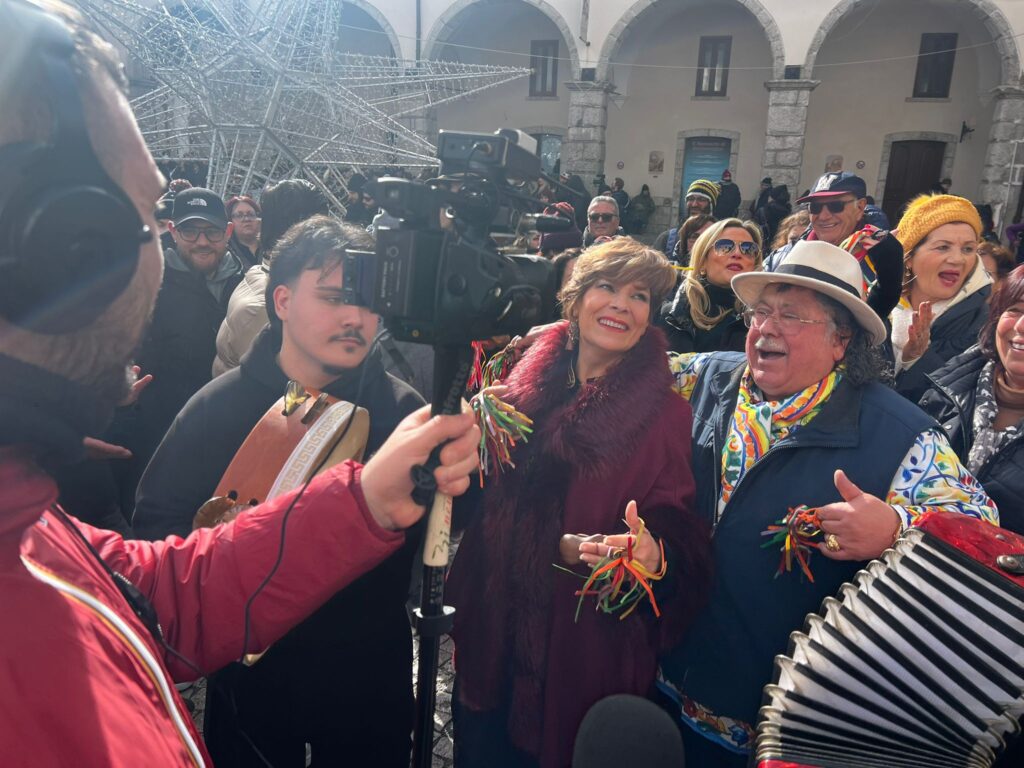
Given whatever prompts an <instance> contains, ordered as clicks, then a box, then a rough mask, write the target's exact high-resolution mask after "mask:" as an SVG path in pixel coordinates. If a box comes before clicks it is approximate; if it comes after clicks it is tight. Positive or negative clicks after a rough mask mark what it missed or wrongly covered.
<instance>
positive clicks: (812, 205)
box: [807, 200, 856, 216]
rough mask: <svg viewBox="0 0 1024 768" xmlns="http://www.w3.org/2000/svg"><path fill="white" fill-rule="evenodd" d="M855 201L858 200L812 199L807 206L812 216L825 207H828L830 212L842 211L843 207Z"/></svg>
mask: <svg viewBox="0 0 1024 768" xmlns="http://www.w3.org/2000/svg"><path fill="white" fill-rule="evenodd" d="M855 202H856V200H828V201H826V202H822V201H820V200H818V201H815V200H812V201H811V202H809V203H808V204H807V207H808V209H809V210H810V212H811V215H812V216H817V215H818V214H819V213H821V212H822V210H823V209H825V208H828V210H829V213H842V212H843V208H845V207H846V206H848V205H849V204H850V203H855Z"/></svg>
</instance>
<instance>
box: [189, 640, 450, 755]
mask: <svg viewBox="0 0 1024 768" xmlns="http://www.w3.org/2000/svg"><path fill="white" fill-rule="evenodd" d="M418 649H419V644H418V643H417V642H416V640H415V638H414V639H413V661H412V681H413V687H414V690H415V685H416V662H417V659H418V657H419V653H418ZM454 679H455V673H454V670H453V669H452V640H451V638H450V637H447V636H445V638H444V640H442V642H441V652H440V654H439V665H438V674H437V708H436V710H435V712H434V760H433V763H432V765H433V768H452V765H453V760H452V684H453V682H454ZM179 690H180V691H181V695H182V696H183V697H184V698H185V699H186V701H188V702H189V703H190V706H191V707H192V719H193V721H194V722H195V724H196V728H198V729H199V732H200V733H202V732H203V709H204V708H205V706H206V680H200V681H198V682H196V683H193V684H191V685H189V686H187V687H184V686H182V687H181V688H179Z"/></svg>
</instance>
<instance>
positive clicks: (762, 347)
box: [754, 336, 786, 352]
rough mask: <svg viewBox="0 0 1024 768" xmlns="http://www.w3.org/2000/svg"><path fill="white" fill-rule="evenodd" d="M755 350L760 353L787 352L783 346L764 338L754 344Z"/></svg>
mask: <svg viewBox="0 0 1024 768" xmlns="http://www.w3.org/2000/svg"><path fill="white" fill-rule="evenodd" d="M754 349H756V350H757V351H758V352H785V351H786V350H785V349H784V348H783V346H782V345H781V344H779V343H777V342H775V341H773V340H770V339H766V338H764V337H763V336H762V337H761V338H760V339H758V340H757V341H756V342H754Z"/></svg>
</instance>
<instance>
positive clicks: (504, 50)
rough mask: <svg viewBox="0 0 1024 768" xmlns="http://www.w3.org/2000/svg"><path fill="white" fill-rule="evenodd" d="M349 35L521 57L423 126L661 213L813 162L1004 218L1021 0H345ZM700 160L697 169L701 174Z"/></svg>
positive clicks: (439, 50)
mask: <svg viewBox="0 0 1024 768" xmlns="http://www.w3.org/2000/svg"><path fill="white" fill-rule="evenodd" d="M344 15H345V22H346V24H345V30H346V33H347V34H346V35H344V36H343V40H342V45H343V46H344V47H345V48H346V49H347V50H353V51H362V52H367V53H381V52H384V53H390V54H392V55H394V56H396V57H399V58H403V59H408V60H412V59H415V58H417V57H421V58H437V59H449V60H458V61H461V62H464V63H490V64H511V65H517V66H532V67H534V77H532V78H530V81H529V82H526V81H525V80H520V81H517V82H513V83H509V84H506V85H504V86H501V87H499V88H495V89H492V90H490V91H487V92H484V93H481V94H479V95H477V96H475V97H472V98H470V99H467V100H465V101H461V102H457V103H453V104H448V105H445V106H443V107H440V108H438V109H437V110H436V111H435V112H434V113H433V114H430V115H428V116H427V117H426V118H425V119H424V120H423V121H422V123H423V125H424V126H427V127H428V129H429V130H434V129H435V127H436V128H453V129H454V128H457V129H462V130H481V131H493V130H495V129H496V128H502V127H515V128H521V129H524V130H526V131H527V132H529V133H531V134H534V135H535V136H537V137H538V139H539V140H540V142H541V145H542V148H544V149H545V158H546V160H547V162H548V164H549V165H550V164H551V162H552V161H553V160H554V159H556V158H560V166H561V168H562V169H563V170H567V171H570V172H573V173H578V174H580V176H581V177H582V178H583V179H584V180H585V181H586V182H587V183H588V184H592V183H593V180H594V177H595V176H597V175H598V174H599V173H603V174H605V175H606V176H607V178H608V179H609V180H611V179H612V178H613V177H615V176H621V177H622V178H623V179H625V182H626V189H627V191H628V192H629V193H630V194H635V193H636V192H638V191H639V190H640V188H641V185H643V184H647V185H648V186H649V187H650V189H651V192H652V194H653V196H654V197H655V199H656V200H657V201H658V203H659V208H658V214H657V218H656V220H655V221H654V222H652V224H651V227H652V228H657V227H663V226H666V225H668V224H669V223H671V222H672V221H674V220H675V218H676V216H677V211H678V205H679V198H680V195H681V192H680V190H681V188H683V187H684V186H685V184H686V182H687V181H688V180H689V179H691V178H692V177H693V175H694V174H695V173H701V174H702V175H711V174H712V173H715V174H718V175H720V173H721V170H724V169H725V168H726V167H728V168H729V170H730V171H731V172H732V174H733V178H734V180H735V181H736V183H737V184H739V185H740V188H741V190H742V192H743V197H744V198H747V199H749V198H751V197H752V196H753V195H754V194H755V192H756V190H757V187H758V183H759V181H760V180H761V178H762V177H764V176H770V177H771V178H772V179H773V183H775V184H785V185H786V186H787V187H788V188H789V191H790V192H791V194H792V195H793V196H794V197H795V196H796V194H798V193H799V192H801V191H803V190H804V189H806V188H808V187H810V186H811V185H813V183H814V181H815V180H816V179H817V177H818V176H819V175H820V174H821V173H822V171H823V170H824V168H825V166H826V164H827V163H828V162H832V163H833V164H834V165H835V164H838V165H841V166H842V167H843V169H844V170H849V171H854V172H857V173H858V174H860V175H861V176H862V177H863V178H864V179H865V181H866V182H867V185H868V190H869V191H870V192H871V193H873V194H874V196H875V198H876V199H877V201H878V203H879V204H880V205H884V206H888V207H889V208H892V209H895V207H896V206H897V205H901V204H902V202H901V201H902V200H903V198H904V197H906V196H907V195H908V194H910V193H911V192H912V191H913V190H914V189H916V188H918V187H920V186H921V184H922V179H924V178H925V177H928V176H932V177H934V178H933V179H932V181H933V182H934V181H938V180H939V179H940V178H943V177H949V178H951V179H952V190H951V191H953V192H954V193H956V194H961V195H964V196H966V197H969V198H971V199H972V200H975V201H978V202H986V203H990V204H992V205H993V207H994V208H995V210H996V217H997V220H1000V219H1008V218H1010V217H1012V215H1013V214H1014V212H1015V210H1016V208H1017V201H1018V197H1019V193H1020V184H1021V167H1022V166H1024V150H1022V149H1020V144H1019V143H1018V142H1020V141H1021V140H1022V139H1024V89H1022V83H1021V61H1020V50H1019V47H1018V37H1019V36H1024V2H1020V0H600V2H597V0H454V2H453V1H452V0H345V5H344ZM718 175H715V176H714V178H718Z"/></svg>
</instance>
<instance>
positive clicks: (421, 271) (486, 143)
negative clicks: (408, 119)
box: [343, 130, 571, 346]
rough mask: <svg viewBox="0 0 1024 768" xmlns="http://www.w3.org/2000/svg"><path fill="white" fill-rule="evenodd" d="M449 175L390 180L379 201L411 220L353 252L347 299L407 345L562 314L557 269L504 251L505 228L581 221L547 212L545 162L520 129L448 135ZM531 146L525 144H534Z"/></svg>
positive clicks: (483, 333) (445, 341) (443, 155)
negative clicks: (500, 238)
mask: <svg viewBox="0 0 1024 768" xmlns="http://www.w3.org/2000/svg"><path fill="white" fill-rule="evenodd" d="M438 139H439V140H438V152H437V156H438V159H439V160H440V161H441V163H440V165H441V169H440V175H439V176H438V178H436V179H433V180H431V181H429V182H426V183H419V182H414V181H409V180H407V179H398V178H381V179H379V180H378V181H376V182H375V183H374V184H373V185H371V186H372V188H373V195H374V199H375V200H376V201H377V203H378V204H379V205H380V206H381V207H382V208H384V210H386V211H387V212H388V213H389V214H391V215H392V216H394V217H396V218H398V219H400V220H401V226H400V227H399V228H397V229H389V228H380V229H378V230H377V249H376V253H367V252H358V251H350V252H348V254H347V255H346V259H345V264H344V270H343V274H344V282H345V286H344V289H345V293H346V301H349V302H350V303H355V304H361V305H363V306H368V307H370V308H371V309H372V310H373V311H374V312H376V313H377V314H379V315H381V316H382V317H383V318H384V322H385V324H386V325H387V327H388V329H389V330H390V331H391V333H392V335H393V336H394V337H395V338H396V339H399V340H402V341H413V342H419V343H424V344H434V345H435V346H437V345H460V344H467V343H469V342H471V341H476V340H482V339H487V338H490V337H492V336H501V335H510V334H516V333H524V332H525V331H526V330H527V329H529V328H530V327H531V326H534V325H539V324H542V323H546V322H550V321H552V320H554V319H555V307H556V292H557V289H558V286H556V285H555V274H554V270H553V269H552V267H551V263H550V262H549V261H548V260H546V259H543V258H541V257H539V256H528V255H525V254H514V255H510V254H506V253H502V252H501V251H500V250H499V248H498V246H497V244H496V242H495V240H494V234H495V231H496V230H502V229H504V230H508V229H512V230H513V231H515V230H517V229H520V228H521V225H522V224H523V223H524V221H529V222H530V223H531V224H532V227H531V228H533V229H539V230H542V231H544V230H548V231H554V230H557V229H562V228H564V227H568V226H571V222H567V221H565V220H563V219H559V218H557V217H552V216H537V215H536V212H537V211H539V210H540V209H541V208H542V203H541V202H540V201H539V200H537V199H535V198H534V197H533V196H532V192H533V191H534V190H535V188H536V184H537V180H538V179H539V178H540V176H541V175H542V170H541V166H540V158H539V157H538V156H537V155H536V154H535V152H532V151H531V150H530V149H528V148H527V146H528V145H529V142H532V141H533V139H532V138H530V137H528V136H526V135H525V134H521V133H520V132H519V131H513V130H502V131H498V132H496V133H494V134H487V133H464V132H456V131H441V132H440V135H439V137H438ZM524 145H525V146H524Z"/></svg>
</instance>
